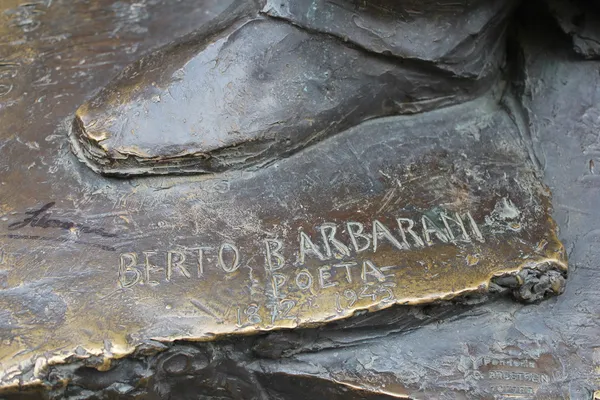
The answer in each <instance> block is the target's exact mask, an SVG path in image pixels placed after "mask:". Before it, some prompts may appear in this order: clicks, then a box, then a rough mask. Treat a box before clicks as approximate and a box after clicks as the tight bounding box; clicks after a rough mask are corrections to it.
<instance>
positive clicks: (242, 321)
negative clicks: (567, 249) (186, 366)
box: [117, 209, 543, 382]
mask: <svg viewBox="0 0 600 400" xmlns="http://www.w3.org/2000/svg"><path fill="white" fill-rule="evenodd" d="M436 210H437V211H428V212H426V213H424V214H422V215H420V216H418V217H415V216H414V215H413V216H412V217H411V218H409V217H407V216H406V215H396V216H393V218H389V217H388V218H385V219H384V218H373V219H372V220H371V221H370V222H369V223H365V222H358V221H355V220H348V221H337V222H333V221H324V222H321V223H319V224H315V225H313V226H314V228H313V229H312V230H310V229H307V228H306V227H304V228H299V229H298V230H297V233H296V237H295V239H293V240H291V241H290V239H289V238H290V237H294V234H293V232H289V233H288V234H286V238H287V239H286V240H283V239H281V238H270V237H263V238H260V237H258V238H254V239H253V240H251V241H250V244H248V243H247V242H242V243H236V241H235V240H231V239H230V240H227V241H224V242H221V243H213V242H211V243H196V244H194V245H192V246H189V247H183V246H178V247H177V248H170V249H164V250H157V249H150V250H142V251H138V252H125V253H122V254H120V256H119V260H118V276H117V282H118V284H119V286H120V287H122V288H125V289H131V288H134V287H137V286H147V287H154V286H160V285H165V284H177V285H178V286H181V285H186V282H189V284H188V285H192V282H194V281H200V282H209V281H210V280H211V279H214V278H215V277H216V278H217V281H218V280H219V277H222V279H224V280H225V281H231V280H232V279H233V280H235V282H236V284H235V285H234V286H235V288H239V290H240V291H238V293H240V295H239V297H234V298H233V299H235V298H237V300H234V302H237V301H240V300H241V299H242V298H243V299H244V300H242V301H241V304H237V305H236V304H233V305H229V308H228V310H229V311H227V312H225V315H221V316H217V315H216V314H215V313H213V312H212V311H211V310H210V308H207V307H208V306H206V304H204V305H202V306H200V304H203V303H198V301H192V304H193V305H194V307H195V308H196V309H198V310H200V311H203V313H204V314H207V315H211V316H213V317H214V318H215V319H216V320H217V322H219V323H221V322H222V321H223V319H224V318H231V316H232V315H235V324H236V325H237V326H238V327H240V328H242V327H246V326H252V325H256V324H267V325H269V324H270V325H274V324H276V323H277V322H278V321H294V320H296V319H297V318H298V315H299V313H300V312H302V311H306V309H307V308H310V307H317V308H318V309H319V310H320V311H328V312H330V313H337V314H345V313H348V312H352V311H353V309H354V308H355V307H359V306H362V307H368V306H370V305H372V304H386V303H392V302H395V301H397V299H398V298H401V297H402V296H403V292H402V290H403V289H402V288H403V287H406V286H405V285H406V282H403V279H406V278H399V274H402V276H403V277H406V276H407V275H406V274H405V272H406V270H407V267H408V266H407V265H404V264H403V261H402V260H403V259H404V258H405V257H409V258H407V259H410V257H414V256H411V254H418V252H425V251H428V249H429V248H430V247H432V246H446V247H448V246H451V247H460V249H461V251H464V249H468V248H470V247H471V248H473V249H474V251H473V254H474V255H465V256H464V257H466V259H467V262H465V264H464V265H463V267H462V268H472V267H473V266H475V265H477V264H478V263H477V262H475V261H473V259H475V258H477V257H479V256H478V254H479V252H478V251H476V250H475V249H476V246H477V244H478V243H484V242H485V238H484V235H483V234H482V230H481V228H480V227H479V225H478V223H477V222H476V221H475V219H474V218H473V215H472V214H471V212H469V211H464V212H448V211H446V210H441V209H436ZM482 220H484V221H485V219H483V218H482ZM486 232H487V231H486ZM394 253H397V254H398V255H399V257H397V258H394V259H395V260H396V262H397V263H396V264H393V265H390V264H391V263H389V264H388V263H387V262H385V264H384V263H382V261H381V260H382V259H383V260H387V259H390V258H389V256H392V255H393V254H394ZM403 254H404V255H405V256H402V255H403ZM386 256H387V257H386ZM382 257H383V258H382ZM469 257H470V258H469ZM412 260H413V261H411V262H410V268H419V269H423V271H428V268H430V267H428V266H427V265H426V264H425V263H423V262H421V261H419V259H418V258H417V259H416V260H414V258H413V259H412ZM469 260H470V261H469ZM398 263H399V264H398ZM437 275H438V274H434V273H429V272H425V275H424V276H426V277H429V278H428V279H434V278H435V277H436V276H437ZM187 287H190V288H193V287H194V286H187ZM211 289H212V287H211ZM228 290H229V288H228ZM231 290H233V289H231ZM323 296H325V297H323ZM325 299H327V300H325ZM315 300H319V302H320V303H323V302H324V303H325V305H323V304H320V305H316V304H315ZM319 307H321V308H319ZM323 307H327V308H326V309H324V308H323ZM500 376H501V375H498V377H495V378H490V379H501V378H500ZM502 376H504V375H502ZM510 376H512V375H510ZM515 376H516V375H515ZM519 376H521V375H519ZM528 379H530V380H532V381H533V382H536V381H540V382H541V380H542V379H543V378H542V377H536V376H535V375H531V374H529V375H523V376H522V380H523V381H527V380H528ZM515 380H516V378H515Z"/></svg>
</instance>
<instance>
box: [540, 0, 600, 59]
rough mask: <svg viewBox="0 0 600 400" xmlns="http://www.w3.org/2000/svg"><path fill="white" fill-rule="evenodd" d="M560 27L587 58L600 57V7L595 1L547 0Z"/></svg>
mask: <svg viewBox="0 0 600 400" xmlns="http://www.w3.org/2000/svg"><path fill="white" fill-rule="evenodd" d="M547 3H548V9H549V10H550V12H551V13H552V15H554V17H555V18H556V21H557V22H558V24H559V26H560V28H561V29H562V30H563V31H564V32H565V33H567V34H568V35H569V36H571V40H572V41H573V49H574V50H575V51H576V52H577V53H578V54H580V55H582V56H583V57H584V58H586V59H595V58H599V57H600V7H599V6H598V3H597V2H594V1H582V0H574V1H568V0H547Z"/></svg>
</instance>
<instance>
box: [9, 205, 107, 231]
mask: <svg viewBox="0 0 600 400" xmlns="http://www.w3.org/2000/svg"><path fill="white" fill-rule="evenodd" d="M55 204H56V203H55V202H51V203H48V204H45V205H44V206H42V207H41V208H40V209H38V210H33V211H25V214H27V215H28V217H26V218H25V219H23V220H22V221H17V222H13V223H12V224H10V225H8V230H10V231H15V230H18V229H21V228H25V227H26V226H31V227H33V228H58V229H63V230H71V229H77V230H79V231H80V232H82V233H94V234H96V235H100V236H103V237H111V238H112V237H116V236H117V234H116V233H111V232H107V231H105V230H104V229H102V228H93V227H90V226H87V225H84V224H80V223H77V222H73V221H67V220H62V219H57V218H50V214H49V213H48V211H49V210H50V209H51V208H52V207H54V205H55Z"/></svg>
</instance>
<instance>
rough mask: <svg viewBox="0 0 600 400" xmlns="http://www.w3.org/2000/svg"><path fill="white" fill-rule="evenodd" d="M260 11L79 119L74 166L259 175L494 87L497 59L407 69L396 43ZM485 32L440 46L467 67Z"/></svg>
mask: <svg viewBox="0 0 600 400" xmlns="http://www.w3.org/2000/svg"><path fill="white" fill-rule="evenodd" d="M282 6H283V3H282ZM264 10H265V12H264V13H261V12H260V5H258V4H256V5H254V4H250V5H247V4H245V2H244V3H243V4H241V5H235V6H233V7H232V8H231V9H230V10H228V11H227V12H226V13H225V14H224V15H223V16H222V17H221V18H220V19H219V20H218V21H217V22H216V23H215V24H213V25H211V26H210V27H206V28H204V29H203V30H201V31H198V32H194V33H192V34H190V35H188V36H187V37H184V38H182V39H181V40H179V41H178V42H176V43H172V44H170V45H168V46H166V47H164V48H161V49H159V50H158V51H156V52H154V53H151V54H149V55H148V56H146V57H144V58H142V59H140V60H139V61H138V62H136V63H134V64H133V65H130V66H129V67H127V68H126V69H125V70H124V71H123V72H122V73H121V74H120V75H119V76H118V77H116V78H115V79H114V80H113V81H112V82H111V83H110V84H109V85H108V86H107V87H105V88H103V89H102V90H101V91H100V92H99V93H98V94H97V95H96V96H95V97H94V98H92V99H91V100H89V101H88V102H87V103H85V104H84V105H82V106H81V107H80V108H79V110H78V111H77V113H76V117H75V120H74V123H73V129H72V132H71V139H72V144H73V147H74V149H75V151H76V153H77V154H78V156H79V157H80V158H81V159H82V160H83V161H85V163H86V164H87V165H88V166H90V167H91V168H92V169H94V170H95V171H96V172H99V173H104V174H114V175H125V176H126V175H138V174H168V173H204V172H218V171H223V170H226V169H231V168H240V167H245V166H248V165H254V164H264V163H268V162H270V161H272V160H275V159H277V158H280V157H284V156H286V155H289V154H291V153H293V152H295V151H297V150H300V149H302V148H304V147H306V146H308V145H310V144H311V143H315V142H317V141H319V140H321V139H323V138H326V137H328V136H330V135H332V134H335V133H337V132H340V131H342V130H345V129H347V128H349V127H352V126H354V125H357V124H358V123H360V122H362V121H364V120H367V119H372V118H376V117H381V116H389V115H396V114H409V113H417V112H422V111H426V110H431V109H434V108H439V107H443V106H447V105H451V104H455V103H458V102H463V101H465V100H468V99H472V98H474V97H476V96H478V95H480V94H481V93H482V92H483V91H485V90H486V89H487V88H488V87H489V85H490V84H491V82H492V81H493V80H494V79H495V78H496V76H497V74H496V72H497V69H498V68H497V67H498V64H499V61H498V60H499V59H501V56H498V54H493V56H490V57H489V58H490V59H491V61H490V60H488V59H487V58H486V57H487V56H485V55H483V56H482V55H481V54H476V55H474V56H473V57H474V59H476V61H477V63H475V64H477V65H475V67H474V66H473V65H474V63H473V60H472V59H465V60H462V61H460V60H458V61H456V60H453V59H452V57H451V53H452V51H450V52H449V53H448V49H445V53H444V54H450V55H443V57H442V56H440V55H439V54H434V56H435V57H437V58H438V59H437V61H439V62H437V61H436V59H435V57H433V58H434V59H429V58H432V57H429V58H428V57H421V59H419V57H418V55H413V56H410V57H406V58H402V54H399V53H401V51H400V52H399V51H398V49H399V48H400V49H401V47H402V43H401V42H400V43H399V42H398V41H399V40H400V39H398V41H395V42H394V43H393V44H394V46H393V47H392V48H391V49H390V51H387V50H385V44H384V45H382V44H381V43H378V45H377V46H376V47H375V48H374V49H371V48H369V42H368V41H367V42H365V41H364V40H362V41H361V40H360V36H357V40H356V41H353V40H352V39H353V38H352V35H350V36H349V37H345V38H342V36H341V35H336V34H335V32H334V31H332V28H331V27H328V28H327V29H323V31H322V32H318V30H317V29H315V26H313V25H314V24H313V25H311V23H312V22H311V21H312V20H309V21H304V20H302V19H298V21H294V20H293V18H291V17H290V16H289V15H288V14H286V15H275V17H276V18H274V17H271V16H270V14H274V12H273V10H272V9H267V8H265V9H264ZM366 12H367V11H364V13H366ZM470 12H472V11H470V10H466V11H465V10H464V12H463V14H465V13H466V14H468V13H470ZM275 14H276V13H275ZM492 17H493V16H492ZM290 18H291V19H290ZM428 18H433V17H432V16H431V15H429V16H428ZM445 18H450V19H452V18H455V19H456V18H458V17H453V16H452V15H450V16H448V15H446V16H445ZM461 18H463V17H461ZM490 18H491V17H490ZM313 22H314V21H313ZM411 23H412V24H413V25H415V26H417V25H419V24H420V23H421V22H420V21H419V20H418V19H413V21H412V22H410V21H409V22H407V23H406V24H408V25H407V27H410V24H411ZM490 24H491V25H490ZM490 24H488V25H486V26H485V27H482V28H481V29H482V31H481V32H475V33H473V32H471V31H468V32H467V31H465V32H463V33H461V34H459V35H454V36H453V37H450V39H449V40H450V42H448V43H450V44H448V43H446V44H445V46H446V47H448V48H449V49H451V50H452V49H455V48H456V49H458V50H456V51H459V50H460V56H461V57H464V54H463V53H465V51H466V50H465V44H464V43H465V42H464V40H463V39H464V38H462V37H461V35H463V36H466V37H469V38H470V39H471V40H473V37H476V35H477V34H480V36H482V37H483V39H481V40H487V39H486V35H487V36H489V35H490V34H489V32H487V31H486V29H488V30H489V29H490V28H489V26H492V27H494V29H495V31H497V30H498V29H497V27H496V25H494V24H492V23H491V22H490ZM303 25H307V27H303ZM482 26H483V25H482ZM452 29H454V30H455V31H456V29H455V27H453V28H452ZM469 29H471V28H469ZM495 31H494V32H495ZM407 32H410V31H407ZM342 33H343V34H344V35H346V34H348V32H345V31H344V32H342ZM350 33H351V32H350ZM459 33H460V32H459ZM407 35H409V33H407V34H406V35H405V37H406V38H407V39H406V43H410V44H411V46H414V40H413V39H414V38H411V37H409V36H407ZM474 35H475V36H474ZM495 35H496V36H497V34H496V33H495ZM344 39H345V40H344ZM418 39H419V40H424V39H423V38H422V37H419V38H418ZM494 40H497V38H495V39H494ZM452 41H454V42H452ZM363 42H364V43H363ZM473 43H474V44H473V46H474V47H473V48H475V47H477V46H480V44H479V43H478V42H477V41H474V42H473ZM382 46H383V47H382ZM453 46H454V47H453ZM439 48H440V46H439V45H436V46H435V51H436V52H437V53H440V49H439ZM501 52H502V50H500V51H499V53H501ZM466 53H468V51H466ZM488 56H489V55H488ZM444 57H445V58H444ZM482 60H483V61H482ZM442 61H443V62H442ZM479 64H480V65H479ZM474 68H475V72H474ZM460 71H464V72H465V73H464V74H461V73H460Z"/></svg>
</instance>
